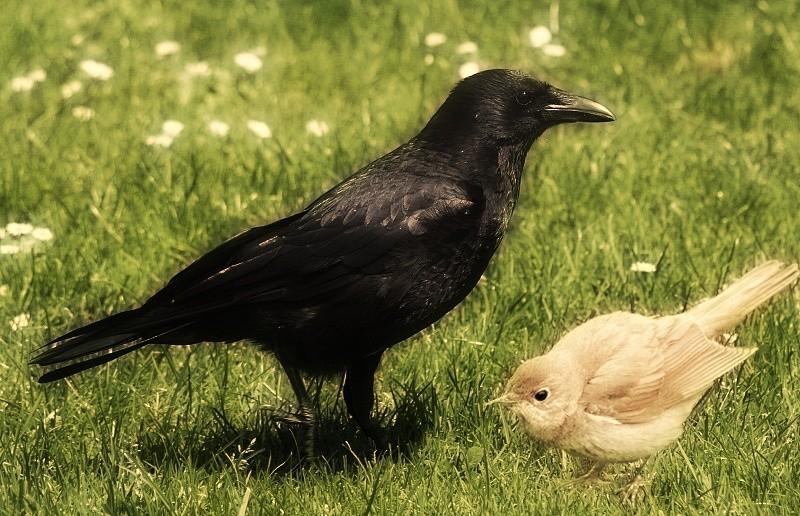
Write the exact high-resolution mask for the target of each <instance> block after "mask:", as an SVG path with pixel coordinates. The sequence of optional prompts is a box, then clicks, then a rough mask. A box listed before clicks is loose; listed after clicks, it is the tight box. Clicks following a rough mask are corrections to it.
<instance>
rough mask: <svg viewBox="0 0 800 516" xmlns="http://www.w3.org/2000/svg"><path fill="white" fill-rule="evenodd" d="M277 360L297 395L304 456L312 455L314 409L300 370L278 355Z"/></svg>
mask: <svg viewBox="0 0 800 516" xmlns="http://www.w3.org/2000/svg"><path fill="white" fill-rule="evenodd" d="M278 361H279V362H280V364H281V366H283V370H284V371H286V376H287V377H289V383H290V384H291V386H292V390H293V391H294V395H295V396H296V397H297V405H298V410H297V420H298V422H299V423H300V425H301V428H302V433H301V436H302V437H301V439H302V441H303V447H304V452H305V454H306V457H313V456H314V411H313V409H312V407H311V399H310V398H309V396H308V391H307V390H306V385H305V383H303V377H302V376H301V375H300V371H298V370H297V369H296V368H294V367H292V366H290V365H289V364H287V363H286V362H285V361H284V360H281V359H280V357H278Z"/></svg>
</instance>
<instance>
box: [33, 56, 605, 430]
mask: <svg viewBox="0 0 800 516" xmlns="http://www.w3.org/2000/svg"><path fill="white" fill-rule="evenodd" d="M613 120H614V115H612V114H611V112H610V111H609V110H608V109H606V108H605V107H603V106H602V105H600V104H598V103H596V102H593V101H591V100H588V99H585V98H582V97H578V96H575V95H571V94H569V93H567V92H565V91H562V90H559V89H557V88H554V87H552V86H550V85H549V84H547V83H544V82H541V81H538V80H536V79H534V78H532V77H530V76H528V75H525V74H523V73H520V72H516V71H510V70H487V71H484V72H480V73H478V74H475V75H473V76H471V77H469V78H467V79H464V80H463V81H461V82H460V83H458V84H457V85H456V86H455V88H454V89H453V90H452V92H451V93H450V96H449V97H448V98H447V100H446V101H445V102H444V104H442V106H441V107H440V108H439V110H438V111H437V112H436V114H434V115H433V118H431V120H430V121H429V122H428V124H427V125H426V126H425V127H424V128H423V129H422V131H421V132H420V133H419V134H418V135H417V136H415V137H413V138H412V139H411V140H410V141H408V142H407V143H404V144H403V145H401V146H400V147H398V148H397V149H395V150H393V151H391V152H390V153H388V154H386V155H385V156H383V157H381V158H379V159H377V160H376V161H373V162H372V163H370V164H369V165H367V166H365V167H364V168H362V169H361V170H359V171H358V172H356V173H355V174H353V175H352V176H350V177H348V178H347V179H345V180H344V181H342V182H341V183H339V184H338V185H336V186H335V187H333V188H332V189H331V190H329V191H328V192H326V193H325V194H323V195H322V196H321V197H320V198H319V199H317V200H316V201H314V202H313V203H311V204H310V205H309V206H308V207H307V208H306V209H304V210H303V211H301V212H299V213H296V214H294V215H291V216H289V217H287V218H285V219H282V220H279V221H277V222H273V223H272V224H268V225H266V226H260V227H256V228H253V229H250V230H248V231H246V232H244V233H241V234H240V235H238V236H236V237H234V238H232V239H231V240H228V241H227V242H225V243H223V244H222V245H220V246H219V247H217V248H216V249H213V250H212V251H210V252H209V253H207V254H206V255H204V256H202V257H201V258H199V259H198V260H197V261H195V262H194V263H192V264H191V265H189V266H188V267H186V268H185V269H184V270H182V271H181V272H179V273H178V274H176V275H175V276H174V277H173V278H172V279H171V280H170V281H169V282H168V283H167V285H166V286H165V287H164V288H162V289H161V290H159V291H158V292H156V293H155V294H154V295H153V296H152V297H151V298H150V299H148V300H147V301H146V302H145V303H144V305H142V306H141V307H140V308H136V309H133V310H129V311H126V312H122V313H118V314H116V315H112V316H110V317H107V318H105V319H102V320H100V321H97V322H94V323H92V324H89V325H87V326H84V327H82V328H78V329H76V330H73V331H71V332H69V333H67V334H66V335H62V336H61V337H58V338H57V339H55V340H53V341H51V342H49V343H48V344H46V345H45V346H43V348H42V349H41V350H40V353H39V354H38V355H37V356H36V357H35V358H34V359H33V360H32V363H34V364H38V365H40V366H45V367H46V368H47V369H46V372H45V373H44V374H43V375H42V376H41V377H40V378H39V381H40V382H50V381H53V380H58V379H60V378H64V377H66V376H69V375H71V374H74V373H77V372H79V371H83V370H84V369H88V368H90V367H94V366H96V365H99V364H103V363H105V362H108V361H109V360H113V359H115V358H117V357H120V356H122V355H124V354H126V353H130V352H131V351H134V350H136V349H139V348H141V347H143V346H146V345H148V344H171V345H172V344H177V345H184V344H194V343H198V342H209V341H210V342H233V341H239V340H249V341H253V342H255V343H257V344H258V345H259V346H261V347H263V348H264V349H265V350H268V351H271V352H272V353H273V354H274V355H275V356H276V357H277V359H278V361H279V362H280V364H281V365H282V366H283V368H284V369H285V371H286V374H287V375H288V377H289V380H290V382H291V385H292V388H293V389H294V392H295V394H296V395H297V399H298V402H299V404H300V409H301V410H300V414H301V417H302V418H303V420H304V421H305V422H307V423H310V422H311V418H312V414H311V412H310V410H309V403H308V395H307V393H306V389H305V386H304V383H303V378H302V376H301V374H303V373H305V374H308V375H314V376H319V375H327V374H334V373H344V375H345V377H344V387H343V391H344V400H345V403H346V404H347V409H348V411H349V412H350V414H351V415H352V417H353V418H354V419H355V421H356V422H357V423H358V425H359V426H360V427H361V428H362V429H363V430H364V431H365V432H366V433H367V435H370V436H372V437H376V436H377V434H378V432H377V431H378V428H377V427H376V426H375V425H373V424H372V422H371V419H370V413H371V411H372V406H373V403H374V396H373V377H374V374H375V370H376V368H377V367H378V364H379V362H380V360H381V355H382V354H383V352H384V351H385V350H386V349H388V348H389V347H391V346H393V345H394V344H397V343H398V342H400V341H402V340H404V339H407V338H409V337H411V336H412V335H414V334H415V333H417V332H419V331H420V330H422V329H423V328H425V327H426V326H428V325H430V324H432V323H433V322H434V321H436V320H438V319H439V318H440V317H442V316H443V315H445V314H446V313H447V312H449V311H450V310H452V309H453V307H455V306H456V305H457V304H459V303H460V302H461V301H462V300H463V299H464V298H465V297H466V296H467V294H468V293H469V292H470V291H471V290H472V288H473V287H474V286H475V284H476V283H477V282H478V279H479V278H480V277H481V275H482V274H483V272H484V270H485V269H486V266H487V265H488V263H489V260H490V259H491V257H492V255H493V254H494V252H495V251H496V250H497V247H498V246H499V245H500V241H501V240H502V238H503V234H504V233H505V231H506V228H507V227H508V223H509V220H510V219H511V215H512V213H513V211H514V206H515V204H516V202H517V197H518V195H519V188H520V177H521V175H522V169H523V165H524V163H525V156H526V154H527V153H528V150H529V149H530V147H531V144H532V143H533V141H534V140H535V139H536V138H537V137H538V136H539V135H541V134H542V132H543V131H544V130H545V129H547V128H549V127H552V126H554V125H557V124H561V123H565V122H609V121H613Z"/></svg>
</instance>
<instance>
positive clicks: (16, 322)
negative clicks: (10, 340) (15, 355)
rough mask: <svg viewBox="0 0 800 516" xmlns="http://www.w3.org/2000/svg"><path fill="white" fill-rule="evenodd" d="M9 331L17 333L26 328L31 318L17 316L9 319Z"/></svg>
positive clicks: (23, 315)
mask: <svg viewBox="0 0 800 516" xmlns="http://www.w3.org/2000/svg"><path fill="white" fill-rule="evenodd" d="M10 324H11V331H18V330H21V329H22V328H27V327H28V326H30V324H31V316H30V315H28V314H19V315H17V316H14V317H12V318H11V322H10Z"/></svg>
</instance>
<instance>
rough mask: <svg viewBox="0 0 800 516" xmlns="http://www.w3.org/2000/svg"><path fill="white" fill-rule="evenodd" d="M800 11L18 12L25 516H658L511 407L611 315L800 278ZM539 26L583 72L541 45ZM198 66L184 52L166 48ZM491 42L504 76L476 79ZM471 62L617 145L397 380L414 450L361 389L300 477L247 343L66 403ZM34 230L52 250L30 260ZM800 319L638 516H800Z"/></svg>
mask: <svg viewBox="0 0 800 516" xmlns="http://www.w3.org/2000/svg"><path fill="white" fill-rule="evenodd" d="M204 4H205V5H204ZM559 6H560V7H559ZM799 9H800V7H798V4H797V3H796V2H793V1H791V0H779V1H767V0H761V1H759V2H757V3H754V2H747V1H737V2H729V1H712V2H703V3H702V5H698V3H696V2H684V1H681V2H675V3H672V2H669V3H668V2H657V1H655V0H652V1H651V0H642V1H638V2H634V1H612V2H600V1H595V0H587V1H581V2H569V3H567V2H563V3H561V4H559V3H558V2H555V3H553V4H548V3H546V2H534V3H532V2H511V1H495V2H478V1H460V2H459V1H455V0H454V1H447V2H440V3H436V4H435V5H434V4H429V3H428V2H416V3H412V2H405V1H397V2H393V3H386V2H373V1H369V0H367V1H357V0H350V1H348V0H337V1H335V2H327V3H322V2H320V3H319V4H314V3H311V2H289V1H272V2H265V3H263V4H260V3H259V4H258V5H256V4H255V3H250V2H244V1H232V2H227V3H222V2H219V3H215V4H210V3H207V2H202V3H201V2H175V1H171V0H170V1H163V2H159V1H147V0H142V1H132V0H117V1H110V0H109V1H104V2H90V1H88V0H83V1H76V2H68V3H64V2H56V1H54V0H42V1H39V2H24V1H22V0H12V1H10V2H6V3H5V4H4V5H3V11H4V13H3V16H2V17H0V56H2V57H0V62H2V65H0V156H1V157H0V227H2V226H4V225H5V224H6V223H9V222H17V223H22V224H23V226H21V227H20V226H11V227H10V228H9V227H6V228H5V229H4V232H5V233H6V234H5V235H3V238H2V240H0V245H2V246H4V247H0V251H2V252H3V254H0V328H2V330H0V370H2V373H0V374H2V379H3V381H2V383H0V410H1V412H0V507H3V510H2V511H0V512H6V511H7V513H9V514H12V513H47V514H55V513H65V514H77V513H84V514H96V513H97V512H98V511H104V512H107V513H123V512H124V513H134V512H138V513H147V514H158V513H180V514H196V513H202V514H208V513H220V514H233V513H237V512H238V513H239V514H245V513H247V514H257V513H265V514H277V513H281V512H282V513H285V514H298V513H304V514H326V513H327V514H353V513H375V514H431V513H443V514H478V513H480V514H490V513H503V514H512V513H519V514H532V513H534V514H536V513H559V512H563V513H571V514H575V513H584V512H589V511H592V510H595V511H597V512H602V513H620V512H626V511H630V510H631V507H630V506H626V505H623V503H622V501H621V500H620V498H619V497H618V496H616V495H615V494H614V493H613V489H609V488H602V487H597V488H581V487H578V488H576V487H574V486H572V485H570V484H569V483H568V480H569V479H570V478H572V477H573V476H574V475H575V474H576V473H579V472H580V469H581V467H582V466H581V465H580V464H579V463H578V462H576V461H574V460H573V459H571V458H568V457H562V456H561V454H560V453H558V452H556V451H553V450H546V449H542V448H539V447H537V446H535V445H533V444H531V443H530V442H529V441H528V440H526V439H525V438H524V436H522V435H521V434H520V433H519V432H518V431H517V429H516V428H515V426H514V423H513V421H512V420H511V418H510V417H508V415H507V414H503V413H501V411H500V410H499V409H497V408H496V407H484V403H485V402H486V401H487V400H489V399H491V398H492V397H495V396H496V395H498V394H499V393H500V392H501V389H502V385H503V383H504V381H505V380H506V379H507V377H508V376H509V374H510V372H511V371H512V370H513V369H514V367H515V366H516V365H517V364H518V362H519V361H520V360H521V359H524V358H527V357H530V356H533V355H535V354H537V353H540V352H542V351H544V350H546V349H547V348H548V346H549V345H551V344H552V343H553V342H554V341H555V340H556V339H557V338H558V336H559V335H561V334H563V333H564V332H565V331H566V330H567V329H569V328H570V327H572V326H574V325H575V324H577V323H579V322H582V321H584V320H586V319H587V318H589V317H591V316H593V315H596V314H599V313H602V312H606V311H610V310H617V309H626V310H634V311H636V312H640V313H644V314H656V313H666V312H673V311H680V310H682V309H684V308H685V307H686V306H687V305H690V304H691V303H693V302H696V301H698V300H700V299H702V298H704V297H706V296H709V295H712V294H714V293H715V292H717V291H718V289H719V288H720V287H721V286H722V285H724V284H726V283H727V282H729V281H731V280H732V279H733V278H734V277H736V276H737V275H739V274H740V273H742V272H743V271H745V270H746V269H747V268H748V267H750V266H752V265H754V264H756V263H758V262H760V261H763V260H765V259H768V258H776V259H784V260H797V259H798V258H799V257H800V238H798V235H800V216H798V199H800V181H798V177H800V176H798V163H800V145H798V143H797V142H798V141H799V139H800V125H798V119H800V108H798V106H800V88H798V87H797V77H798V73H800V30H799V29H798V27H800V12H799ZM537 25H544V26H546V27H548V28H549V29H550V31H551V32H552V33H553V34H554V36H553V38H554V39H553V42H552V43H550V44H551V45H561V46H562V47H563V50H565V52H564V53H563V55H559V54H561V53H562V48H559V47H557V46H555V47H554V46H549V47H547V46H545V47H541V46H540V47H538V48H534V47H533V46H532V45H531V38H530V36H529V31H530V30H531V29H532V28H533V27H535V26H537ZM430 33H441V34H443V35H444V36H446V41H444V42H443V43H441V40H442V39H443V38H441V37H438V36H433V37H431V36H429V35H430ZM542 34H543V31H542V30H541V29H540V30H538V31H537V32H536V34H535V36H536V37H534V38H533V39H534V40H539V39H543V36H542ZM544 35H545V36H546V32H545V34H544ZM426 36H428V37H427V38H426ZM426 39H427V40H428V43H432V44H435V43H441V44H440V45H438V46H428V45H426ZM544 39H546V38H544ZM172 40H174V41H175V42H177V43H179V45H180V48H179V49H176V48H175V47H174V45H169V44H167V45H160V46H159V47H158V49H157V48H156V46H157V45H158V44H159V43H160V42H164V41H172ZM437 40H438V41H437ZM465 41H472V42H474V43H476V44H477V53H467V54H461V53H458V47H459V45H460V44H461V43H462V42H465ZM534 43H537V44H540V43H541V41H534ZM157 50H158V51H159V52H157ZM175 50H177V52H176V53H170V52H174V51H175ZM467 50H469V49H467ZM241 52H249V53H251V54H252V55H248V54H245V55H244V56H241V55H240V56H238V58H237V57H236V55H237V54H238V53H241ZM159 53H160V54H162V55H159ZM164 54H166V55H164ZM429 56H430V57H429ZM86 60H94V61H96V62H95V63H92V62H88V63H87V62H85V61H86ZM82 62H83V66H82V64H81V63H82ZM198 62H203V63H206V65H207V67H206V65H202V64H200V65H198V64H197V63H198ZM98 63H102V64H100V65H98ZM237 63H238V64H237ZM465 63H476V64H477V66H479V67H481V68H488V67H506V68H518V69H522V70H526V71H528V72H530V73H532V74H534V75H536V76H537V77H540V78H543V79H546V80H548V81H551V82H552V83H554V84H556V85H557V86H559V87H562V88H564V89H567V90H570V91H573V92H575V93H579V94H582V95H586V96H589V97H591V98H594V99H596V100H598V101H601V102H602V103H604V104H605V105H607V106H609V107H610V108H611V109H612V110H613V111H614V112H615V113H616V115H617V117H618V120H617V122H616V123H614V124H604V125H586V126H565V127H560V128H558V129H556V130H553V131H550V132H549V133H548V134H547V135H545V137H544V138H542V139H541V140H540V141H538V142H537V143H536V145H535V146H534V149H533V150H532V152H531V154H530V156H529V158H528V162H527V166H526V171H525V179H524V184H523V188H522V194H521V200H520V204H519V206H518V208H517V212H516V214H515V216H514V220H513V223H512V227H511V230H510V232H509V234H508V235H507V238H506V240H505V241H504V243H503V246H502V248H501V249H500V251H499V253H498V254H497V256H496V257H495V259H494V261H493V263H492V265H491V266H490V268H489V270H488V271H487V273H486V276H485V279H484V280H483V281H482V282H481V283H480V284H479V286H478V287H477V288H476V290H475V291H474V292H473V293H472V294H471V295H470V296H469V298H468V299H467V300H466V301H465V302H464V303H463V304H462V305H461V306H460V307H458V308H457V309H456V310H454V311H453V313H451V314H449V315H448V316H447V317H446V318H444V319H443V320H442V321H440V322H439V323H437V324H436V325H435V326H434V327H432V328H430V329H428V330H426V331H424V332H423V333H422V334H421V335H419V336H417V337H415V338H413V339H411V340H410V341H409V342H407V343H404V344H402V345H400V346H397V347H396V348H395V349H393V350H392V351H391V352H389V353H388V354H387V356H386V357H385V360H384V363H383V365H382V368H381V370H380V377H379V392H380V395H379V407H380V409H379V410H380V416H381V418H382V420H383V422H384V423H385V424H386V425H388V426H389V428H390V435H391V437H392V440H393V442H394V443H395V445H396V446H395V450H396V451H395V452H394V453H393V454H391V455H390V456H387V457H383V458H377V459H376V458H374V457H373V456H372V455H370V453H369V443H367V442H366V441H365V440H364V438H363V437H362V436H361V434H360V433H359V432H358V431H357V430H356V429H355V428H354V427H353V425H352V424H351V423H349V422H348V420H347V418H346V415H345V411H344V407H343V403H342V401H341V400H340V399H339V398H338V397H337V390H338V387H339V383H338V381H337V379H331V380H329V381H327V382H325V383H324V384H322V385H321V389H320V390H319V405H320V410H321V413H322V417H321V423H320V428H319V433H320V443H319V451H320V453H321V455H322V457H321V458H319V459H317V460H315V461H311V462H309V463H298V460H297V453H296V451H297V447H296V445H295V443H294V441H293V434H292V426H291V425H290V424H287V423H285V422H282V421H281V419H280V416H281V415H284V414H285V413H286V412H287V411H289V410H291V408H292V404H293V398H292V395H291V391H290V389H289V386H288V382H287V381H286V380H285V378H284V377H283V375H282V373H281V372H280V371H279V369H278V368H277V366H276V363H275V362H274V361H273V360H272V359H271V358H270V357H269V356H266V355H264V354H262V353H261V352H259V351H258V350H257V349H255V348H254V347H251V346H249V345H247V344H244V343H242V344H235V345H227V346H225V345H198V346H195V347H192V348H176V349H159V348H154V349H150V350H147V351H143V352H139V353H136V354H133V355H131V356H129V357H125V358H124V359H121V360H119V361H117V362H114V363H112V364H110V365H108V366H105V367H102V368H100V369H98V370H94V371H91V372H87V373H85V374H81V375H79V376H77V377H74V378H72V379H70V380H69V381H65V382H59V383H56V384H50V385H44V386H43V385H39V384H37V383H36V382H35V373H36V371H34V370H33V369H32V368H31V367H30V366H28V365H27V360H28V359H29V357H30V353H31V351H32V350H33V349H34V348H36V347H37V346H39V345H41V344H42V343H43V342H44V341H46V340H47V339H48V338H50V337H54V336H57V335H59V334H60V333H62V332H64V331H66V330H69V329H71V328H73V327H75V326H76V325H79V324H82V323H85V322H88V321H90V320H93V319H96V318H98V317H101V316H104V315H107V314H110V313H112V312H114V311H117V310H121V309H124V308H128V307H132V306H135V305H137V303H140V302H141V301H143V300H144V299H145V298H146V297H147V295H148V294H150V293H152V292H153V291H154V290H155V289H156V288H158V287H159V286H161V285H162V284H163V282H164V281H165V280H166V279H167V278H168V277H169V276H170V275H171V274H172V273H174V272H176V271H177V270H178V269H179V268H180V267H182V266H183V265H185V264H187V263H189V262H190V261H191V260H192V259H193V258H195V257H197V256H198V255H199V254H200V253H202V252H203V251H204V250H206V249H209V248H210V247H211V246H212V245H214V244H215V243H218V242H220V241H222V240H223V239H225V238H227V237H229V236H231V235H233V234H235V233H237V232H239V231H241V230H243V229H245V228H247V227H248V226H250V225H255V224H262V223H264V222H267V221H270V220H274V219H275V218H277V217H280V216H284V215H288V214H290V213H292V212H293V211H294V210H296V209H298V208H300V207H302V206H303V205H305V204H306V203H308V202H310V201H311V200H312V199H313V198H315V197H316V196H317V195H319V194H320V193H322V192H323V191H324V190H326V189H327V188H328V187H330V186H332V185H333V184H335V183H336V182H337V181H339V180H340V179H342V178H343V177H345V176H347V175H348V174H349V173H351V172H352V171H355V170H356V169H358V168H359V167H360V166H362V165H364V164H366V163H367V162H369V161H370V160H371V159H374V158H376V157H378V156H380V155H381V154H383V153H384V152H386V151H388V150H390V149H392V148H393V147H394V146H396V145H398V144H399V143H401V142H403V141H405V140H406V139H407V138H408V137H410V136H411V135H413V134H414V133H415V132H416V131H417V130H418V129H419V128H420V127H421V125H422V124H423V123H424V122H425V121H426V120H427V118H428V117H429V116H430V115H431V113H432V112H433V110H434V109H435V108H436V106H437V105H438V103H439V102H441V100H442V99H443V98H444V97H445V96H446V94H447V92H448V90H449V88H450V87H452V85H453V84H454V82H455V81H456V80H458V78H459V74H460V73H461V72H465V71H467V70H469V69H472V70H474V69H475V67H476V65H472V64H470V65H468V66H466V67H464V68H462V65H463V64H465ZM103 64H104V65H106V66H107V68H104V67H103V66H102V65H103ZM187 65H190V66H189V67H188V68H187ZM259 65H260V66H259ZM39 69H41V70H39ZM42 71H44V72H45V74H44V75H46V76H45V77H43V76H42V75H43V74H42V73H41V72H42ZM109 72H111V73H109ZM109 75H110V76H109ZM92 76H94V78H93V77H92ZM74 80H77V81H80V84H81V88H80V90H79V91H74V90H75V89H76V88H77V86H76V85H75V84H74V83H73V84H71V85H70V82H71V81H74ZM64 85H68V86H67V87H66V88H65V89H66V91H62V86H64ZM75 108H78V109H75ZM167 120H175V121H178V122H180V123H181V124H182V131H180V130H179V129H180V125H178V124H167V125H166V126H165V127H163V128H162V124H163V123H164V122H165V121H167ZM214 120H218V121H221V122H224V124H227V127H229V129H230V131H229V133H228V134H227V135H226V136H220V135H219V133H224V132H225V131H224V129H225V126H224V124H223V125H221V124H214V125H213V128H214V129H215V130H216V133H215V132H212V131H211V130H210V128H209V124H210V123H211V122H212V121H214ZM312 120H316V121H317V123H315V124H311V126H310V127H306V126H307V123H308V122H309V121H312ZM248 121H256V122H261V125H259V124H257V123H255V124H254V123H250V124H249V125H248ZM323 122H324V123H323ZM265 129H266V130H265ZM325 129H327V133H326V131H325ZM163 131H166V133H164V132H163ZM176 133H179V134H177V136H176ZM323 133H324V134H323ZM268 135H269V136H270V137H268V138H265V136H268ZM159 144H160V145H159ZM165 145H166V146H165ZM27 223H30V224H31V225H32V226H33V227H34V228H39V230H38V231H37V233H36V234H35V235H31V234H23V235H18V233H28V232H30V231H31V229H32V228H31V227H26V226H24V224H27ZM43 228H47V229H49V230H50V234H49V235H48V232H47V231H46V230H44V229H43ZM34 236H36V237H38V238H34ZM48 236H52V238H50V239H48ZM636 262H645V263H649V264H653V265H655V266H656V271H655V272H637V271H635V270H631V266H632V265H633V264H634V263H636ZM636 268H637V267H634V269H636ZM639 268H640V267H639ZM645 268H647V267H645ZM799 316H800V309H799V308H798V294H797V292H796V291H795V292H794V293H792V294H790V295H785V296H782V297H781V298H780V299H778V300H777V301H776V302H774V303H772V304H771V305H770V306H768V307H766V308H765V309H763V310H760V311H759V312H758V313H757V314H756V315H755V316H753V317H751V318H750V319H749V320H748V321H747V322H746V323H745V324H744V325H743V326H742V327H740V328H739V329H738V342H737V343H736V344H737V345H757V346H759V347H760V350H759V352H758V353H757V354H756V355H755V356H754V357H753V358H752V359H751V360H749V361H748V362H747V363H745V364H744V365H743V366H742V367H740V368H739V369H737V370H736V372H734V373H732V374H729V375H727V376H726V377H724V379H723V380H722V381H721V382H720V384H719V385H718V386H717V387H716V388H715V389H713V390H712V391H711V392H710V394H709V395H708V396H707V398H706V399H705V400H704V402H703V403H702V404H701V406H700V407H699V408H698V410H697V411H696V413H695V414H694V415H693V416H692V418H691V419H690V420H689V422H688V423H687V425H686V431H685V435H684V437H683V438H682V439H681V440H680V441H679V444H678V445H676V446H675V447H673V448H672V449H670V450H667V451H665V452H663V453H662V454H660V455H659V456H658V458H657V460H656V461H655V462H654V464H652V465H651V467H650V469H649V473H648V476H649V479H650V487H649V489H648V490H647V492H646V494H645V496H644V499H643V500H641V501H639V502H638V505H637V506H635V507H634V508H633V510H637V511H639V512H641V513H642V514H648V513H657V512H661V513H683V514H686V513H698V514H706V513H709V512H714V513H722V512H725V513H727V512H733V513H756V512H761V513H765V512H784V513H797V512H798V511H800V487H798V484H797V479H798V478H800V445H798V425H797V418H798V414H800V393H798V391H797V388H796V386H797V377H798V375H800V362H798V356H800V355H798V353H797V348H798V345H800V344H799V343H798V341H800V325H799V324H798V320H800V319H798V317H799Z"/></svg>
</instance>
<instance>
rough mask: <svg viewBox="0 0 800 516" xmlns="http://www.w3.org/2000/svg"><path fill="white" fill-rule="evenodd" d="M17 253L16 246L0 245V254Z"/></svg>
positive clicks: (17, 247)
mask: <svg viewBox="0 0 800 516" xmlns="http://www.w3.org/2000/svg"><path fill="white" fill-rule="evenodd" d="M19 251H20V248H19V246H18V245H17V244H0V254H17V253H18V252H19Z"/></svg>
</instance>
